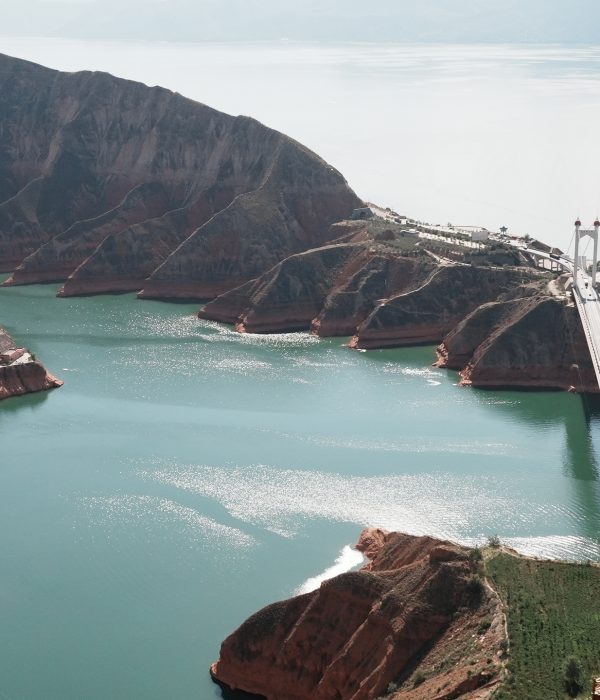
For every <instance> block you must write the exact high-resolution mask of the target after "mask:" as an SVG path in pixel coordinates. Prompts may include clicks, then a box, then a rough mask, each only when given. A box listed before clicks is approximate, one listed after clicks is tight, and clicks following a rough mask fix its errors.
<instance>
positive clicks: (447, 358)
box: [436, 284, 600, 393]
mask: <svg viewBox="0 0 600 700" xmlns="http://www.w3.org/2000/svg"><path fill="white" fill-rule="evenodd" d="M437 353H438V361H437V363H436V364H437V365H438V366H439V367H447V368H450V369H456V370H459V371H460V376H461V383H462V384H468V385H473V386H476V387H502V388H509V387H517V388H524V387H526V388H545V389H564V390H569V391H577V392H586V393H598V392H599V391H600V389H599V388H598V383H597V380H596V376H595V373H594V367H593V365H592V360H591V357H590V354H589V350H588V347H587V344H586V339H585V335H584V333H583V329H582V327H581V321H580V319H579V316H578V313H577V310H576V308H575V306H574V305H573V304H572V303H567V302H566V298H565V297H563V296H556V295H555V294H551V293H549V292H548V290H547V286H546V285H539V284H537V285H536V284H531V285H524V286H522V287H519V288H517V289H516V290H514V291H513V292H512V293H509V294H506V295H505V296H504V297H502V298H500V299H499V300H497V301H493V302H490V303H487V304H483V305H482V306H480V307H478V308H477V309H475V310H474V311H473V312H472V313H470V314H469V315H467V316H466V317H465V318H464V319H463V320H462V321H461V322H460V323H459V324H458V325H457V326H456V327H455V328H454V329H453V330H452V331H451V332H450V333H449V334H448V335H447V336H446V337H445V338H444V340H443V342H442V343H441V344H440V345H439V346H438V349H437Z"/></svg>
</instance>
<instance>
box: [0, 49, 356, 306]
mask: <svg viewBox="0 0 600 700" xmlns="http://www.w3.org/2000/svg"><path fill="white" fill-rule="evenodd" d="M0 93H1V94H2V104H1V105H0V123H1V124H2V127H1V128H0V270H3V271H12V270H14V268H15V267H16V268H17V269H16V270H14V273H13V275H12V276H11V278H10V279H9V280H8V281H7V282H6V284H21V283H29V282H35V281H46V280H62V279H67V278H68V277H69V278H70V279H69V283H68V284H67V285H66V286H65V288H64V290H63V293H64V294H65V295H67V294H76V293H94V292H96V291H110V290H111V289H116V290H122V289H124V288H129V289H139V288H140V287H141V286H142V284H141V282H143V280H144V279H145V278H147V277H149V276H150V275H152V282H151V283H150V284H149V285H148V288H147V289H146V292H145V296H167V297H169V296H187V297H200V298H204V297H207V296H214V295H215V294H216V293H219V292H222V291H224V290H226V289H230V288H232V287H234V286H236V285H237V284H239V283H240V282H243V281H245V280H248V279H251V278H252V277H255V276H257V275H258V274H260V273H262V272H263V271H264V270H265V269H267V268H269V267H271V266H272V265H273V264H275V262H277V261H278V260H280V259H281V258H283V257H285V256H287V255H290V254H292V253H295V252H298V251H300V250H304V249H306V248H309V247H311V246H315V245H320V244H323V243H324V242H326V241H327V240H329V239H328V232H329V226H330V224H332V223H333V222H335V221H337V220H339V219H341V218H344V217H345V216H347V215H348V214H349V212H350V211H351V210H352V209H353V208H354V207H356V206H358V205H359V204H360V202H359V200H358V198H357V197H356V195H355V194H354V193H353V192H352V190H350V188H349V187H348V185H347V184H346V182H345V181H344V179H343V178H342V176H341V175H340V174H339V173H338V172H337V171H336V170H334V169H333V168H331V167H330V166H329V165H327V164H326V163H325V162H323V161H322V160H321V159H320V158H319V157H318V156H316V155H315V154H314V153H312V152H310V151H309V150H308V149H305V148H304V147H302V146H301V145H300V144H298V143H296V142H294V141H293V140H292V139H289V138H287V137H286V136H283V135H282V134H280V133H278V132H276V131H274V130H272V129H268V128H267V127H265V126H263V125H262V124H260V123H258V122H256V121H255V120H253V119H250V118H247V117H231V116H229V115H226V114H223V113H221V112H218V111H216V110H213V109H211V108H209V107H206V106H205V105H202V104H199V103H196V102H193V101H192V100H188V99H186V98H184V97H182V96H181V95H178V94H174V93H172V92H170V91H168V90H165V89H163V88H158V87H155V88H149V87H147V86H145V85H142V84H139V83H134V82H131V81H126V80H120V79H118V78H114V77H112V76H110V75H107V74H103V73H89V72H81V73H73V74H67V73H60V72H57V71H53V70H49V69H46V68H42V67H41V66H37V65H34V64H31V63H28V62H26V61H21V60H18V59H14V58H10V57H8V56H2V55H0ZM186 239H189V240H187V242H186ZM184 243H186V245H185V246H184V245H183V244H184Z"/></svg>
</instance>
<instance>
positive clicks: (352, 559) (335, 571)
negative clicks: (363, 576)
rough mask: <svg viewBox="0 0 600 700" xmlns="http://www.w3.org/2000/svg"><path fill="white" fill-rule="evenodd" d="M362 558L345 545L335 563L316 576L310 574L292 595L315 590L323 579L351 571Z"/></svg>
mask: <svg viewBox="0 0 600 700" xmlns="http://www.w3.org/2000/svg"><path fill="white" fill-rule="evenodd" d="M364 560H365V558H364V556H363V555H362V553H361V552H359V551H358V550H357V549H352V547H350V546H348V545H346V546H345V547H344V549H342V551H341V552H340V553H339V556H338V558H337V559H336V560H335V564H333V565H332V566H330V567H329V568H328V569H325V571H323V572H322V573H320V574H318V575H317V576H311V578H308V579H306V581H305V582H304V583H303V584H302V585H301V586H298V588H297V589H296V590H295V591H294V595H301V594H302V593H310V592H311V591H316V590H317V588H319V586H320V585H321V584H322V583H323V581H328V580H329V579H330V578H333V577H334V576H339V575H340V574H345V573H346V572H347V571H351V570H352V569H354V568H356V567H357V566H360V564H362V563H363V562H364Z"/></svg>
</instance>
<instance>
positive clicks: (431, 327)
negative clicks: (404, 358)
mask: <svg viewBox="0 0 600 700" xmlns="http://www.w3.org/2000/svg"><path fill="white" fill-rule="evenodd" d="M524 276H525V273H524V272H523V271H522V270H519V269H515V268H506V269H489V268H483V267H471V266H467V265H451V266H440V267H439V268H438V269H436V270H434V271H433V273H432V274H431V275H430V276H429V278H428V279H427V280H426V281H425V283H424V284H423V285H422V286H420V287H419V288H418V289H415V290H411V291H408V292H405V293H401V294H399V295H397V296H393V297H391V298H390V299H387V300H385V301H384V302H382V303H381V304H380V305H378V306H377V307H376V308H375V309H374V310H373V312H372V313H371V314H370V316H369V317H368V318H367V319H366V320H365V321H364V323H362V324H361V325H360V326H359V327H358V330H357V332H356V335H355V336H354V338H353V339H352V341H351V346H352V347H355V348H382V347H389V346H399V345H411V344H418V343H439V342H440V340H441V339H442V338H443V337H444V336H445V335H446V334H447V333H448V332H449V331H450V330H452V328H453V327H454V326H456V325H457V324H458V323H460V321H461V320H462V319H463V318H464V317H465V316H466V315H467V314H468V313H470V312H471V311H473V310H474V309H476V308H477V307H478V306H480V305H481V304H483V303H486V302H488V301H492V300H495V299H497V298H498V297H499V296H500V295H501V294H503V293H505V292H508V291H510V290H512V289H514V288H515V287H518V286H520V285H521V283H522V282H523V279H524Z"/></svg>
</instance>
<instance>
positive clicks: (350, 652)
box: [211, 530, 503, 700]
mask: <svg viewBox="0 0 600 700" xmlns="http://www.w3.org/2000/svg"><path fill="white" fill-rule="evenodd" d="M358 546H359V547H360V548H361V549H362V550H363V551H364V552H365V553H367V554H368V555H369V556H370V557H371V561H370V563H369V564H368V565H367V566H365V567H364V568H363V569H362V570H361V571H354V572H349V573H346V574H342V575H340V576H337V577H335V578H333V579H331V580H330V581H326V582H324V583H323V584H321V587H320V588H319V589H318V590H317V591H314V592H312V593H308V594H306V595H302V596H298V597H296V598H292V599H290V600H287V601H283V602H281V603H276V604H274V605H270V606H268V607H266V608H264V609H263V610H261V611H260V612H258V613H256V614H255V615H253V616H252V617H251V618H249V619H248V620H247V621H246V622H244V623H243V624H242V626H241V627H240V628H239V629H238V630H236V631H235V632H234V633H233V634H232V635H231V636H229V637H228V638H227V639H226V640H225V641H224V642H223V644H222V646H221V653H220V657H219V660H218V661H217V662H216V663H215V664H213V666H212V667H211V673H212V675H213V678H215V679H216V680H218V681H219V682H221V683H223V684H225V685H227V686H229V687H230V688H234V689H241V690H245V691H247V692H251V693H256V694H259V695H262V696H264V697H266V698H267V700H284V699H285V700H308V698H311V700H372V699H374V698H376V697H378V696H379V695H381V694H384V693H385V691H386V689H387V688H388V685H389V684H390V682H392V681H396V683H397V686H396V687H397V688H398V689H399V691H398V694H397V695H396V696H395V697H398V698H401V697H406V698H408V697H411V695H410V692H411V691H410V689H412V688H413V687H415V686H416V685H417V684H416V683H415V682H414V680H412V676H413V672H414V671H415V669H416V668H417V665H420V666H422V667H423V668H427V669H431V674H430V677H427V678H424V679H422V682H420V690H419V693H420V695H419V696H418V697H422V698H426V697H427V698H434V697H437V698H439V699H440V700H441V699H442V698H447V699H449V698H457V697H462V696H466V695H467V694H468V693H469V692H471V691H473V690H474V689H475V688H477V687H481V686H486V685H489V684H490V683H493V679H494V677H495V676H496V675H497V673H498V665H497V664H491V665H490V664H487V666H486V667H485V668H483V665H484V664H485V662H484V661H483V657H484V656H486V655H487V654H488V653H489V650H490V649H491V648H493V649H494V651H497V648H496V647H497V645H498V644H499V642H500V640H501V638H502V635H503V626H502V621H501V615H500V612H499V611H500V605H499V602H498V600H497V598H496V597H495V595H494V594H493V593H492V592H491V591H488V590H487V589H486V588H485V586H481V585H474V583H473V581H474V580H475V579H474V577H473V570H472V566H471V564H470V562H469V556H468V550H466V549H464V548H461V547H458V546H456V545H453V544H450V543H448V542H441V541H439V540H435V539H432V538H428V537H411V536H408V535H402V534H399V533H385V532H383V531H381V530H367V531H365V532H364V533H363V535H362V536H361V540H360V542H359V545H358ZM482 614H486V615H491V616H492V618H491V619H492V620H493V624H492V626H491V628H490V634H489V636H488V637H487V641H485V642H484V638H483V637H482V638H481V639H478V640H477V641H476V642H475V644H474V643H473V636H474V635H473V627H474V626H476V624H477V619H478V616H480V615H482ZM484 636H485V635H484ZM449 643H451V644H452V645H453V649H454V659H456V658H461V653H462V652H464V657H462V661H463V662H464V663H463V664H456V663H455V662H453V663H452V664H450V666H446V667H444V664H443V663H439V656H440V655H441V656H442V657H443V655H444V654H445V653H446V652H447V645H448V644H449ZM467 649H468V650H470V651H468V652H467ZM457 655H458V656H457ZM457 666H458V667H457ZM434 668H435V669H436V671H434V670H433V669H434ZM440 686H444V691H443V692H441V693H440V692H439V688H440ZM403 688H404V689H406V693H405V694H404V695H403V694H402V693H403ZM433 688H437V689H438V690H437V692H435V691H434V690H433ZM390 697H391V696H390ZM415 697H417V696H415Z"/></svg>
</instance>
